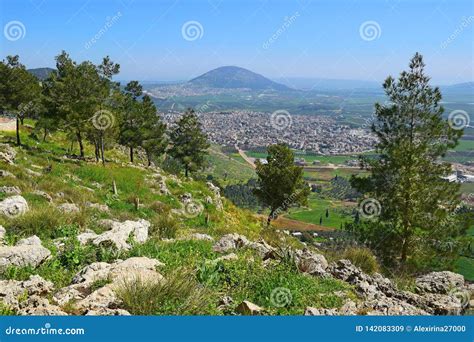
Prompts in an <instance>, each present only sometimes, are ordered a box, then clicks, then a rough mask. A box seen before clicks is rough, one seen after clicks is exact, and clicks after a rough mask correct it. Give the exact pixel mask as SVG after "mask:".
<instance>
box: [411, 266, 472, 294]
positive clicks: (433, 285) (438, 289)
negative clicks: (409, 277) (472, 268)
mask: <svg viewBox="0 0 474 342" xmlns="http://www.w3.org/2000/svg"><path fill="white" fill-rule="evenodd" d="M415 283H416V289H417V292H419V293H425V292H426V293H442V294H447V293H449V292H450V291H452V290H453V289H461V288H463V287H464V277H463V276H462V275H460V274H457V273H453V272H449V271H443V272H431V273H428V274H425V275H423V276H421V277H418V278H416V282H415Z"/></svg>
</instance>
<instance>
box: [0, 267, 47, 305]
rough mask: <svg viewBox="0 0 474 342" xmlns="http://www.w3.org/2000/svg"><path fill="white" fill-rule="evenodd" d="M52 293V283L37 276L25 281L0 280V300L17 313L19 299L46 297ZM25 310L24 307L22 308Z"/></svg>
mask: <svg viewBox="0 0 474 342" xmlns="http://www.w3.org/2000/svg"><path fill="white" fill-rule="evenodd" d="M52 291H53V283H51V282H50V281H47V280H44V279H43V278H41V277H40V276H38V275H32V276H30V277H29V278H28V280H25V281H18V280H0V300H1V301H2V302H3V303H4V304H5V305H6V306H8V307H9V308H11V309H13V310H15V311H18V310H20V309H21V307H20V298H22V297H23V296H25V294H26V295H27V296H34V295H38V296H39V295H46V294H48V293H51V292H52ZM22 308H25V306H22Z"/></svg>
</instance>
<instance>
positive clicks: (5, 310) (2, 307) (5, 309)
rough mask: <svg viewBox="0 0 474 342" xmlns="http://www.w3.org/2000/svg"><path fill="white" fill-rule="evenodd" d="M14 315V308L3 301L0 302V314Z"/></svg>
mask: <svg viewBox="0 0 474 342" xmlns="http://www.w3.org/2000/svg"><path fill="white" fill-rule="evenodd" d="M14 315H16V312H15V310H13V309H12V308H10V307H9V306H7V305H6V304H5V303H3V302H0V316H14Z"/></svg>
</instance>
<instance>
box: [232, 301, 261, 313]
mask: <svg viewBox="0 0 474 342" xmlns="http://www.w3.org/2000/svg"><path fill="white" fill-rule="evenodd" d="M236 311H237V312H238V313H240V314H241V315H246V316H256V315H261V314H262V312H263V308H261V307H260V306H258V305H256V304H254V303H252V302H249V301H247V300H244V301H243V302H242V303H240V304H239V306H237V309H236Z"/></svg>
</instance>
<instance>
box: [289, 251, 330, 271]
mask: <svg viewBox="0 0 474 342" xmlns="http://www.w3.org/2000/svg"><path fill="white" fill-rule="evenodd" d="M295 256H296V262H297V266H298V269H299V270H300V271H301V272H303V273H308V274H311V275H314V276H323V275H325V274H326V269H327V268H328V262H327V261H326V258H325V257H324V255H322V254H316V253H313V252H311V251H310V250H308V249H304V250H298V251H296V253H295Z"/></svg>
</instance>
